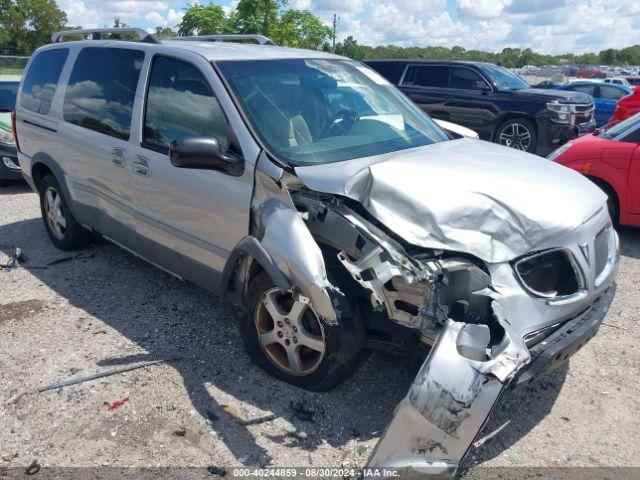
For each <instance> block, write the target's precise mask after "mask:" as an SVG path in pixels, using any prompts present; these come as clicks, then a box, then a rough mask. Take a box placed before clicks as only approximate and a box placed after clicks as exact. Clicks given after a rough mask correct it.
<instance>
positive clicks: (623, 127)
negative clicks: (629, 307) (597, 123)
mask: <svg viewBox="0 0 640 480" xmlns="http://www.w3.org/2000/svg"><path fill="white" fill-rule="evenodd" d="M638 123H640V113H636V114H635V115H633V116H631V117H629V118H626V119H624V120H623V121H621V122H619V123H616V124H615V125H613V126H612V127H611V128H603V129H602V130H601V131H600V133H598V137H601V138H615V137H617V136H619V135H621V134H626V133H629V132H631V131H632V130H635V129H636V127H637V126H638Z"/></svg>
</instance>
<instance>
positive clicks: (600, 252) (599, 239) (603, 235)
mask: <svg viewBox="0 0 640 480" xmlns="http://www.w3.org/2000/svg"><path fill="white" fill-rule="evenodd" d="M594 250H595V261H596V277H598V276H599V275H600V274H601V273H602V272H603V270H604V269H605V267H606V266H607V262H608V261H609V232H608V230H607V229H606V228H605V229H604V230H601V231H600V233H598V235H596V239H595V242H594Z"/></svg>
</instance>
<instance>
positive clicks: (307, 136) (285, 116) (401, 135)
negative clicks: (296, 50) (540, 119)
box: [218, 59, 448, 165]
mask: <svg viewBox="0 0 640 480" xmlns="http://www.w3.org/2000/svg"><path fill="white" fill-rule="evenodd" d="M218 65H219V67H220V70H221V72H222V74H223V75H224V77H225V78H226V80H227V82H228V83H229V85H230V86H231V89H232V90H233V92H234V93H235V96H236V97H237V99H238V101H239V102H240V104H241V107H242V109H243V110H244V112H245V114H246V116H247V117H248V119H249V121H250V122H251V124H252V126H253V128H254V129H255V131H256V133H257V134H258V135H259V136H260V138H261V140H262V141H263V142H264V143H265V144H266V145H267V147H268V148H269V149H270V150H271V152H272V153H273V154H275V155H277V156H278V157H280V158H281V159H282V160H284V161H285V162H287V163H289V164H291V165H314V164H323V163H331V162H339V161H343V160H350V159H353V158H360V157H367V156H371V155H379V154H383V153H389V152H394V151H398V150H404V149H407V148H413V147H418V146H422V145H429V144H432V143H434V142H441V141H444V140H448V137H447V135H446V133H444V131H443V130H442V129H441V128H440V127H438V126H437V125H436V124H435V123H434V122H433V120H431V119H430V118H429V117H428V116H427V115H426V114H425V113H423V112H422V110H420V109H419V108H418V107H416V106H415V105H414V104H413V103H412V102H411V101H410V100H408V99H407V98H406V97H405V96H404V95H403V94H402V93H400V92H399V91H398V90H397V89H396V88H395V87H393V86H392V85H391V84H390V83H389V82H387V81H386V80H385V79H384V78H383V77H381V76H380V75H379V74H377V73H376V72H374V71H373V70H371V69H369V68H367V67H365V66H363V65H361V64H359V63H356V62H351V61H348V60H309V59H306V60H305V59H300V60H260V61H227V62H220V63H219V64H218Z"/></svg>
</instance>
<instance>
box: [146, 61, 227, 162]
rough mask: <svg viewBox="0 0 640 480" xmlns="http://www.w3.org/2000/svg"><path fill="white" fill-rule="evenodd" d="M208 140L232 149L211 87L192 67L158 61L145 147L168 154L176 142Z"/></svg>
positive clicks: (149, 95)
mask: <svg viewBox="0 0 640 480" xmlns="http://www.w3.org/2000/svg"><path fill="white" fill-rule="evenodd" d="M194 136H206V137H214V138H217V139H218V142H219V143H220V146H221V148H222V149H223V151H224V150H226V149H227V148H228V146H229V141H228V126H227V119H226V117H225V115H224V113H223V111H222V108H221V107H220V104H219V103H218V100H217V99H216V97H215V95H214V94H213V91H212V90H211V87H210V86H209V83H208V82H207V80H206V79H205V78H204V76H203V75H202V73H200V71H199V70H198V69H197V68H196V67H194V66H193V65H190V64H189V63H186V62H183V61H180V60H176V59H173V58H168V57H156V58H155V60H154V61H153V66H152V67H151V78H150V80H149V91H148V93H147V106H146V112H145V122H144V138H143V141H144V146H145V147H147V148H151V149H152V150H157V151H160V152H163V153H164V152H166V151H167V149H168V147H169V145H170V144H171V142H172V141H173V140H178V139H180V138H185V137H194Z"/></svg>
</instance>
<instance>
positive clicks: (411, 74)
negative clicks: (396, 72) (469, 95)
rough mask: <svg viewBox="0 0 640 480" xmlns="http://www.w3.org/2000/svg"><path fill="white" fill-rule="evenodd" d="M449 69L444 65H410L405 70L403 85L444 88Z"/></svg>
mask: <svg viewBox="0 0 640 480" xmlns="http://www.w3.org/2000/svg"><path fill="white" fill-rule="evenodd" d="M448 82H449V67H447V66H445V65H412V66H411V67H409V68H408V69H407V74H406V76H405V79H404V82H403V84H404V85H414V86H416V87H442V88H444V87H446V86H447V83H448Z"/></svg>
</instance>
